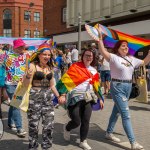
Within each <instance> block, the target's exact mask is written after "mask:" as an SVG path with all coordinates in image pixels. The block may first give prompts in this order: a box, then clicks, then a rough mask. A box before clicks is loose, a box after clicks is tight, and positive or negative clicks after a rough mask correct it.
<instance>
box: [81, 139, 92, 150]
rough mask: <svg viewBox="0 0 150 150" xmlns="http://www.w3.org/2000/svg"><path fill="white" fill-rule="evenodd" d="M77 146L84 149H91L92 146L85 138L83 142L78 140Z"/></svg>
mask: <svg viewBox="0 0 150 150" xmlns="http://www.w3.org/2000/svg"><path fill="white" fill-rule="evenodd" d="M79 146H80V147H81V148H83V149H84V150H92V148H91V147H90V146H89V144H88V143H87V141H86V140H84V141H83V142H80V145H79Z"/></svg>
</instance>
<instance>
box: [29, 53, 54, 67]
mask: <svg viewBox="0 0 150 150" xmlns="http://www.w3.org/2000/svg"><path fill="white" fill-rule="evenodd" d="M41 53H43V52H40V53H38V54H37V56H36V57H35V58H34V59H33V61H31V63H32V62H33V63H34V64H39V63H40V60H39V57H38V56H39V55H40V54H41ZM47 65H48V66H49V67H50V69H52V68H53V67H54V65H53V61H52V54H51V57H50V59H49V61H48V62H47Z"/></svg>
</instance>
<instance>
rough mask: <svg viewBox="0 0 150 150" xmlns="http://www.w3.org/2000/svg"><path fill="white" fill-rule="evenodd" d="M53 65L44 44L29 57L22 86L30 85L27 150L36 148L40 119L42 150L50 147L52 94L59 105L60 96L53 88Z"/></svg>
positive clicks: (48, 48) (52, 109) (46, 45)
mask: <svg viewBox="0 0 150 150" xmlns="http://www.w3.org/2000/svg"><path fill="white" fill-rule="evenodd" d="M52 69H53V63H52V60H51V52H50V46H49V45H48V44H47V43H44V44H42V45H40V46H39V48H38V50H37V52H35V53H34V54H33V55H31V63H30V66H29V70H28V72H27V74H26V75H25V77H24V80H23V83H24V85H26V86H27V85H29V84H32V88H31V90H30V97H29V108H28V112H27V114H28V121H29V150H33V149H37V147H38V125H39V121H40V118H42V126H43V129H42V144H41V147H42V150H48V149H50V148H51V147H52V133H53V128H54V108H53V101H52V98H53V96H52V93H54V95H55V96H56V97H57V98H58V100H59V102H60V103H61V96H59V93H58V92H57V89H56V88H55V79H54V77H53V72H52Z"/></svg>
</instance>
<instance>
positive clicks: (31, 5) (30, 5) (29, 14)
mask: <svg viewBox="0 0 150 150" xmlns="http://www.w3.org/2000/svg"><path fill="white" fill-rule="evenodd" d="M33 6H34V3H33V2H30V4H29V8H28V26H29V28H28V32H30V21H31V20H30V18H31V13H30V12H29V10H30V8H31V7H33ZM30 35H31V32H30ZM30 35H29V36H30Z"/></svg>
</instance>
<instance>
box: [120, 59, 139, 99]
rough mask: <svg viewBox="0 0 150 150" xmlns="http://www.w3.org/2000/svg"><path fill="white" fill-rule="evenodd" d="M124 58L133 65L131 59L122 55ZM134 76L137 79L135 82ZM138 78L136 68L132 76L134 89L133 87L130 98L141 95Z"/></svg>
mask: <svg viewBox="0 0 150 150" xmlns="http://www.w3.org/2000/svg"><path fill="white" fill-rule="evenodd" d="M122 58H123V59H125V60H126V61H128V62H129V63H130V64H131V66H132V67H133V65H132V63H131V62H130V61H129V60H127V59H126V58H124V57H122ZM133 69H134V67H133ZM133 78H134V79H135V83H134V82H133ZM136 78H137V77H136V75H135V69H134V73H133V77H132V89H131V93H130V96H129V100H130V99H133V98H136V97H138V96H139V95H140V88H139V86H138V84H137V80H136Z"/></svg>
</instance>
